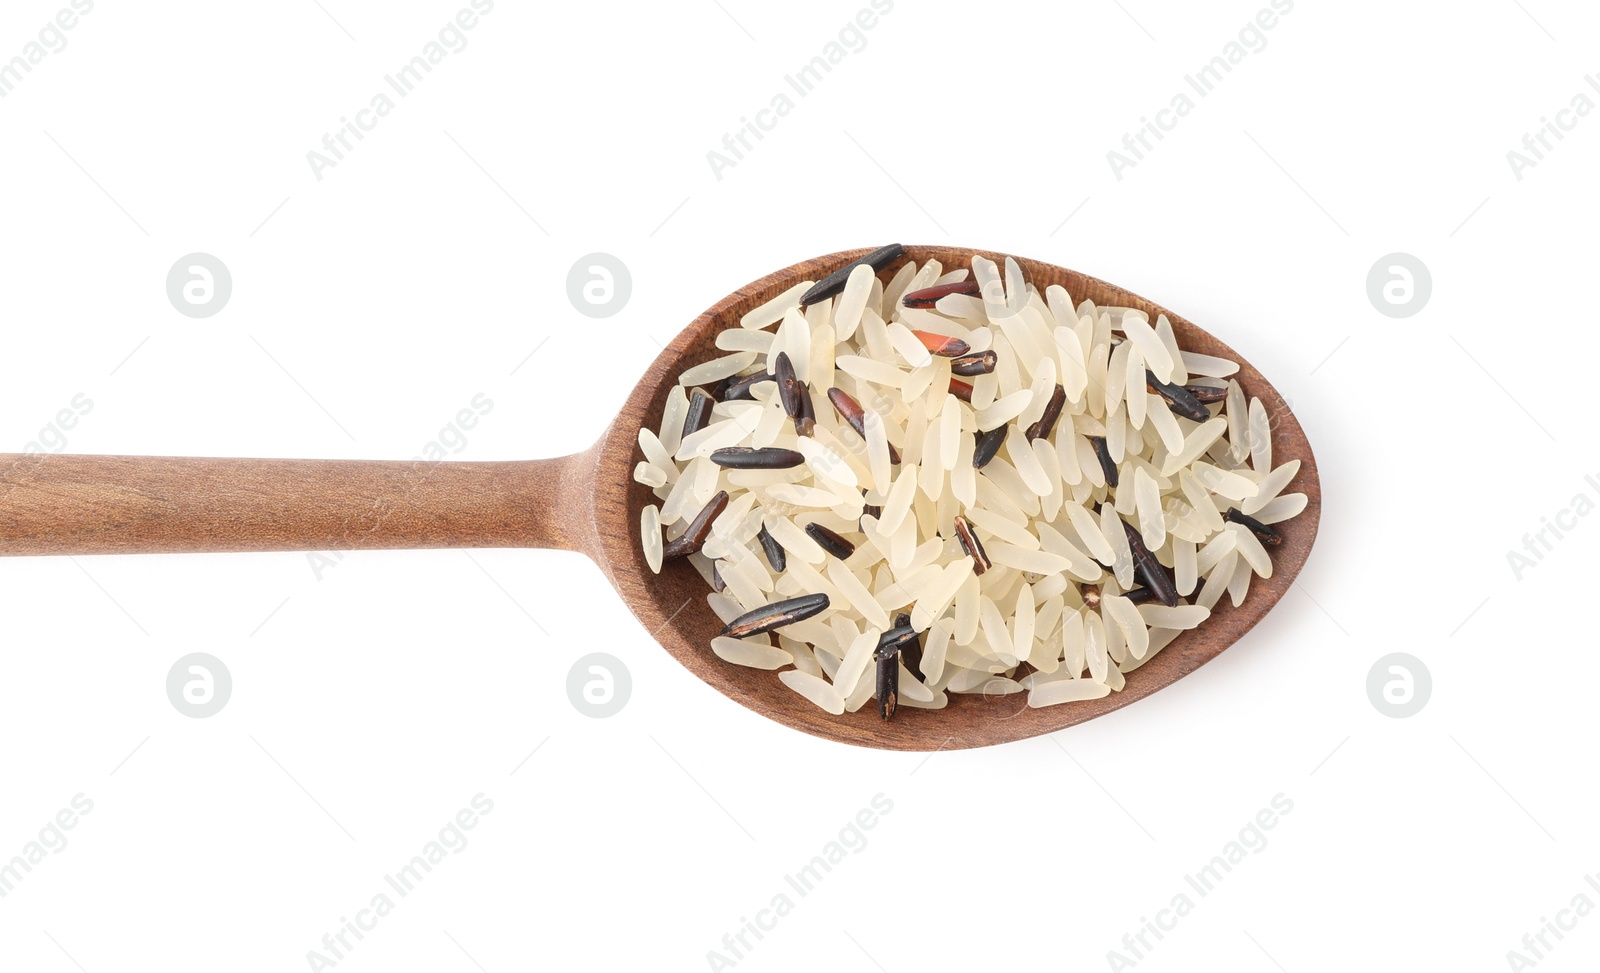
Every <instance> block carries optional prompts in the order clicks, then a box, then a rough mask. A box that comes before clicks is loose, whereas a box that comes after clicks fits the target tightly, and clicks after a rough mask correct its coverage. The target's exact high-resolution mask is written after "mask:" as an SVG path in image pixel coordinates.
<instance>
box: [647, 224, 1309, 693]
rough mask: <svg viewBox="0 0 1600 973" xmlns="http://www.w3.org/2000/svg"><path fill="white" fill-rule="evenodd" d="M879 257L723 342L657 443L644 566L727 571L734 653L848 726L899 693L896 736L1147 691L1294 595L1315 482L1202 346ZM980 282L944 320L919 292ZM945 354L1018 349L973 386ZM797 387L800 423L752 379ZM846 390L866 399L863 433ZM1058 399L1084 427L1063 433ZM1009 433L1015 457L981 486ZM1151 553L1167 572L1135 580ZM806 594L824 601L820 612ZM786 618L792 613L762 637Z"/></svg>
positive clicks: (802, 287)
mask: <svg viewBox="0 0 1600 973" xmlns="http://www.w3.org/2000/svg"><path fill="white" fill-rule="evenodd" d="M890 249H891V248H886V251H888V250H890ZM893 249H895V250H897V249H898V248H893ZM896 255H898V254H896ZM875 263H876V264H877V267H875V266H874V265H873V264H871V263H861V262H858V264H857V265H855V266H853V268H851V269H849V272H848V274H847V275H845V277H844V282H843V289H842V291H838V292H837V294H836V296H831V297H827V298H825V299H820V300H818V299H814V298H813V299H812V300H811V301H810V302H809V303H808V304H806V305H804V306H802V304H801V299H802V297H803V296H806V295H807V292H808V291H812V290H813V283H812V282H809V281H808V282H805V283H802V284H798V285H796V286H795V287H794V288H792V289H790V290H789V291H786V292H785V293H783V294H781V295H779V296H778V297H776V298H774V299H773V300H771V301H769V302H768V303H766V304H764V305H762V306H761V307H758V308H756V309H754V310H752V311H751V312H750V313H748V314H746V315H745V316H744V318H743V319H742V320H741V321H740V322H739V324H740V327H737V328H730V329H728V330H726V331H724V332H722V333H720V334H719V335H718V336H717V341H716V344H717V347H718V348H719V349H722V350H723V351H725V352H727V354H726V355H725V356H723V357H719V358H716V359H713V360H711V361H707V362H704V363H702V364H699V365H695V366H694V367H692V368H690V369H689V370H687V371H685V372H684V373H683V374H682V375H681V376H680V377H679V384H678V386H677V387H676V388H674V389H673V390H672V391H671V393H670V395H669V396H668V398H667V403H666V407H665V409H664V412H663V415H662V417H661V423H660V426H659V428H658V429H657V430H656V431H651V430H650V429H641V430H640V431H639V447H640V450H641V451H642V454H643V460H642V461H641V462H640V463H639V464H638V466H637V467H636V469H635V471H634V477H635V479H637V480H638V481H640V482H642V483H644V484H646V485H648V486H650V487H651V488H652V489H653V490H654V493H655V496H656V497H657V498H659V499H660V501H661V503H660V506H659V507H657V506H656V505H654V504H652V505H649V506H646V507H645V509H644V511H643V514H642V518H641V524H640V527H641V540H642V544H643V548H644V553H645V557H646V560H647V561H648V562H649V564H650V566H651V568H652V569H653V570H656V571H659V570H660V567H661V564H662V560H663V558H664V557H665V558H670V557H673V556H681V557H687V558H688V559H689V561H690V562H691V563H692V564H693V565H694V566H695V568H696V569H697V570H698V571H699V572H700V573H701V574H702V575H703V576H705V578H706V580H707V583H708V584H709V585H710V586H711V587H712V588H713V589H714V590H713V591H712V592H711V593H710V594H708V595H707V601H708V602H709V604H710V606H711V608H712V610H713V611H715V612H716V613H717V615H718V616H719V617H720V618H721V619H722V620H723V621H724V622H725V623H730V625H729V631H728V632H727V633H726V634H725V635H724V636H722V637H718V638H715V639H713V640H712V642H711V645H710V648H711V651H713V652H714V653H716V654H717V656H719V657H720V658H722V659H723V660H725V661H726V662H728V663H731V664H734V665H741V666H751V667H755V668H759V669H770V670H780V671H779V672H778V678H779V679H780V680H782V681H783V683H784V684H785V685H786V686H788V687H789V688H790V689H792V690H793V691H795V692H796V693H799V694H800V695H801V696H804V697H805V698H806V699H808V700H810V701H811V702H813V703H815V704H816V705H817V706H819V707H821V708H823V709H825V710H827V711H828V712H830V713H834V714H842V713H845V712H854V711H856V710H858V709H860V708H861V707H862V706H863V705H865V704H866V703H867V701H868V700H870V699H874V698H878V701H879V705H878V709H879V712H880V713H881V714H882V715H883V716H884V717H885V718H887V717H888V716H890V715H892V714H893V712H894V709H895V707H896V705H903V706H907V707H912V708H929V709H938V708H942V707H944V706H945V705H946V704H947V702H948V700H949V694H951V693H984V694H990V695H993V694H997V693H1020V692H1026V693H1027V694H1028V697H1027V702H1028V705H1030V706H1052V705H1057V704H1064V703H1071V702H1074V701H1081V700H1089V699H1097V698H1100V697H1103V696H1106V695H1107V694H1109V693H1111V692H1113V691H1117V690H1120V689H1122V688H1123V685H1124V677H1125V676H1126V675H1127V674H1128V673H1129V672H1132V671H1133V670H1135V669H1137V668H1138V667H1139V666H1141V665H1143V664H1144V663H1145V662H1148V661H1149V660H1150V659H1151V658H1152V657H1153V656H1154V655H1155V654H1156V653H1157V652H1159V651H1161V649H1162V648H1163V647H1165V646H1166V645H1167V644H1168V643H1170V642H1171V641H1172V640H1173V639H1174V638H1175V637H1176V636H1177V635H1178V634H1179V633H1180V632H1182V631H1184V630H1186V629H1192V628H1194V627H1196V626H1198V625H1201V624H1202V623H1203V622H1204V621H1205V620H1206V618H1207V617H1208V616H1209V615H1210V614H1211V609H1212V607H1213V606H1214V605H1215V604H1216V603H1217V601H1218V600H1219V599H1220V598H1221V597H1222V594H1223V592H1224V591H1226V592H1227V594H1228V596H1229V598H1230V599H1231V600H1232V602H1233V604H1234V605H1236V606H1237V605H1239V604H1240V603H1242V602H1243V601H1244V599H1245V597H1246V595H1247V593H1248V591H1249V589H1250V584H1251V580H1252V578H1253V577H1261V578H1268V577H1270V576H1271V575H1272V559H1271V556H1270V555H1269V553H1268V546H1270V544H1272V543H1274V542H1275V541H1276V537H1275V536H1274V531H1273V529H1272V528H1271V527H1270V526H1269V525H1271V524H1275V523H1278V522H1281V521H1284V520H1287V519H1288V518H1291V517H1293V516H1295V515H1296V514H1298V513H1300V511H1301V510H1303V509H1304V508H1305V505H1306V497H1305V495H1304V494H1299V493H1285V492H1283V491H1284V490H1285V489H1286V488H1287V487H1288V486H1289V484H1290V483H1291V481H1293V479H1294V477H1295V474H1296V472H1297V470H1298V469H1299V465H1300V464H1299V462H1298V461H1294V462H1289V463H1285V464H1283V465H1281V466H1278V467H1275V468H1274V467H1273V465H1272V441H1271V429H1270V423H1269V420H1268V415H1267V411H1266V409H1265V408H1264V407H1263V405H1262V403H1261V401H1260V400H1259V399H1256V398H1250V399H1248V400H1247V399H1246V396H1245V393H1244V391H1243V390H1242V389H1241V388H1240V386H1239V384H1238V382H1237V381H1234V380H1232V379H1231V378H1230V376H1232V375H1233V374H1234V373H1235V372H1236V371H1237V370H1238V366H1237V365H1236V364H1235V363H1233V362H1229V361H1226V360H1223V359H1219V358H1215V357H1210V356H1206V355H1201V354H1195V353H1192V352H1187V351H1184V350H1182V349H1181V348H1180V347H1179V346H1178V344H1177V341H1176V339H1175V337H1174V335H1173V331H1172V327H1171V325H1170V324H1169V322H1168V321H1167V319H1166V317H1165V316H1161V317H1158V318H1157V319H1156V321H1155V322H1154V323H1152V322H1150V321H1149V319H1148V315H1146V314H1145V313H1144V312H1143V311H1140V310H1136V309H1133V308H1123V307H1097V306H1095V305H1094V304H1093V303H1092V302H1089V301H1083V302H1075V301H1074V300H1073V298H1072V296H1071V295H1070V294H1068V293H1067V291H1066V290H1065V289H1063V288H1061V287H1058V286H1051V287H1048V288H1046V289H1045V291H1044V292H1043V293H1040V292H1039V291H1038V290H1037V289H1035V288H1034V287H1033V286H1032V285H1031V284H1029V283H1028V282H1027V281H1026V280H1025V279H1024V277H1023V274H1022V271H1021V268H1020V267H1019V266H1018V265H1017V263H1016V261H1014V260H1012V259H1011V258H1009V257H1008V258H1006V260H1005V264H1004V266H1003V267H1001V266H1000V265H997V264H996V263H995V262H993V261H991V260H989V259H987V258H985V257H982V256H977V255H974V256H973V257H972V258H971V261H970V266H969V267H968V268H959V269H952V270H948V271H947V270H946V269H945V268H944V267H942V266H941V265H940V264H939V262H938V261H929V262H927V263H924V264H921V265H918V264H916V263H914V262H908V263H906V264H904V266H901V267H900V268H899V269H898V272H896V273H894V274H893V275H892V277H891V278H890V279H888V280H887V282H885V281H884V280H883V279H882V277H880V273H879V270H880V269H882V270H884V271H885V272H884V274H883V276H888V275H887V273H886V269H887V267H888V266H890V265H892V261H890V260H879V261H875ZM958 283H962V284H965V285H966V286H964V287H957V288H953V290H955V291H957V293H951V294H949V295H948V296H944V297H940V298H938V299H937V301H936V302H934V303H933V304H932V306H931V307H929V306H920V307H908V306H905V302H904V301H903V299H902V298H903V297H904V295H908V294H914V293H919V292H923V291H925V290H926V289H927V288H930V287H934V286H937V285H944V284H958ZM834 289H835V290H837V288H834ZM961 291H967V292H968V293H961ZM973 292H975V293H973ZM928 300H929V299H928V297H927V295H925V294H924V295H923V296H922V297H921V298H920V299H919V300H917V301H914V302H913V303H918V304H924V305H926V304H927V303H928ZM935 336H948V337H950V338H954V339H959V340H958V341H956V342H952V343H951V344H952V345H953V346H955V347H957V348H959V347H960V344H961V343H964V344H965V345H966V353H967V355H969V356H979V355H981V353H983V352H990V351H992V352H993V353H994V354H993V357H992V371H990V372H988V373H983V374H975V375H974V374H971V372H970V371H968V372H967V374H968V376H969V377H962V376H953V375H952V370H951V369H952V365H951V362H952V358H951V357H947V354H948V353H947V352H946V353H942V354H931V353H930V351H929V347H930V346H934V345H935V344H936V342H935V341H934V340H932V339H933V338H934V337H935ZM780 353H781V354H782V355H783V356H784V359H785V361H784V362H783V366H784V367H782V368H780V365H779V362H778V359H779V356H780ZM969 360H970V359H969ZM960 367H963V368H965V369H970V368H971V366H970V365H963V366H960ZM789 372H792V374H793V378H794V382H793V389H792V396H798V397H799V404H798V406H797V405H796V401H795V400H794V399H793V398H792V397H791V400H790V401H789V403H788V408H787V409H786V403H785V398H786V396H785V394H784V390H782V389H780V388H779V382H778V380H777V379H776V378H763V379H758V380H756V381H754V382H753V383H751V382H749V381H741V379H745V378H747V377H749V376H773V375H778V374H780V373H782V374H783V375H786V374H787V373H789ZM1152 376H1153V377H1154V379H1156V380H1158V381H1159V382H1161V383H1167V387H1168V388H1170V387H1171V386H1187V387H1188V388H1189V389H1190V390H1192V391H1193V392H1194V393H1195V394H1196V395H1198V396H1200V397H1201V398H1202V399H1204V400H1206V401H1210V400H1213V399H1214V400H1217V401H1214V402H1211V404H1208V405H1205V406H1203V407H1202V408H1203V409H1204V413H1202V414H1206V413H1208V414H1209V416H1210V418H1209V419H1207V420H1205V421H1196V420H1197V419H1198V418H1199V415H1196V416H1195V418H1193V419H1191V418H1186V417H1184V416H1181V415H1178V414H1175V412H1174V411H1173V410H1174V408H1176V407H1175V406H1171V405H1169V401H1168V399H1167V398H1164V397H1163V396H1162V395H1158V394H1156V393H1155V392H1153V391H1150V389H1151V388H1155V387H1156V386H1155V385H1148V386H1147V379H1148V378H1149V377H1152ZM780 377H781V375H780ZM953 382H959V383H963V384H962V385H956V384H952V383H953ZM964 386H970V388H967V387H964ZM734 390H736V391H734ZM830 390H839V391H840V392H842V393H844V394H845V395H847V396H848V397H849V398H850V399H853V400H854V402H856V403H859V405H860V428H861V429H862V432H863V434H858V433H857V432H856V430H855V429H854V428H852V423H851V422H849V421H846V418H845V417H844V416H842V414H841V410H839V409H836V407H835V404H834V403H835V401H836V400H838V401H844V400H843V399H842V398H841V397H839V396H838V395H834V396H832V397H830ZM952 390H954V391H952ZM957 393H959V394H957ZM1052 397H1054V398H1055V399H1056V400H1057V402H1058V403H1060V412H1059V418H1058V419H1056V420H1055V421H1054V424H1053V428H1050V429H1049V431H1048V434H1047V435H1039V433H1040V432H1041V431H1042V424H1041V419H1044V418H1046V416H1045V414H1046V411H1047V409H1049V408H1050V407H1051V400H1052ZM966 399H970V401H966ZM1194 408H1195V407H1194V406H1193V404H1192V403H1191V404H1190V406H1189V411H1190V412H1191V413H1193V412H1194ZM806 413H809V414H806ZM1036 424H1040V425H1036ZM997 429H1003V430H1004V432H1003V437H1004V438H1003V445H1001V446H1000V447H999V449H998V452H997V453H995V454H994V455H993V458H992V459H989V460H988V462H987V463H985V464H984V465H983V466H982V468H981V469H977V468H975V465H974V455H975V451H981V450H982V447H981V446H979V445H978V440H979V437H980V436H981V434H983V433H990V434H991V435H990V437H985V439H986V440H988V441H990V442H991V443H992V442H993V441H994V440H993V437H999V436H1001V435H1002V433H998V432H993V430H997ZM686 430H687V431H686ZM802 433H805V434H802ZM737 447H746V448H752V449H759V450H773V449H779V450H790V451H793V452H794V453H797V454H799V455H798V456H795V457H793V459H794V461H796V462H798V465H794V466H790V467H788V468H759V467H758V468H731V467H729V466H724V465H722V463H720V462H717V461H713V459H712V456H713V454H717V455H718V457H719V459H721V460H722V461H723V462H730V463H731V462H733V461H732V460H729V459H728V457H732V456H736V455H738V450H737V449H736V448H737ZM730 450H732V451H731V452H730ZM1097 450H1098V451H1099V452H1097ZM752 455H758V456H761V457H770V456H774V455H780V454H774V453H761V454H752ZM737 465H738V464H737V463H735V464H734V467H737ZM1111 472H1114V473H1115V476H1114V477H1108V475H1107V474H1108V473H1111ZM1108 479H1114V480H1115V483H1116V485H1115V486H1112V485H1109V484H1108ZM722 494H725V495H726V496H722ZM1241 515H1242V516H1241ZM958 518H961V521H958ZM697 519H698V520H699V521H700V523H698V524H696V523H695V521H696V520H697ZM707 521H709V529H707V523H706V522H707ZM961 522H964V523H962V526H963V527H964V529H965V530H966V531H967V532H968V533H969V534H971V535H973V536H974V541H975V546H974V544H973V543H971V542H967V543H964V541H963V538H962V537H959V536H958V530H957V526H958V523H961ZM1125 524H1126V525H1127V526H1126V527H1125V526H1124V525H1125ZM702 538H703V540H702ZM819 538H820V539H821V540H822V541H823V543H819ZM1130 539H1133V540H1134V543H1133V544H1132V545H1130ZM1138 540H1142V542H1143V546H1144V548H1147V549H1148V552H1149V553H1150V554H1153V555H1154V561H1156V562H1159V565H1157V564H1153V563H1150V561H1149V559H1146V560H1145V563H1144V564H1143V565H1142V566H1141V565H1140V564H1138V563H1137V562H1138V561H1139V557H1138V554H1139V551H1138V550H1137V548H1138V544H1137V541H1138ZM1263 540H1265V541H1267V545H1266V546H1264V545H1263V543H1262V542H1263ZM839 542H842V546H841V543H839ZM851 548H853V550H851ZM983 562H987V563H986V564H985V563H983ZM983 567H986V568H987V569H986V570H982V571H981V573H980V571H979V568H983ZM1147 572H1154V574H1149V573H1147ZM1156 575H1160V578H1159V579H1158V578H1157V577H1156ZM1155 580H1162V581H1163V583H1164V584H1165V585H1166V586H1169V587H1170V588H1173V589H1175V591H1176V595H1177V599H1176V604H1175V605H1172V606H1169V605H1167V604H1163V603H1161V600H1160V599H1159V598H1158V597H1156V592H1155V591H1154V589H1156V588H1157V587H1158V586H1157V585H1154V584H1152V582H1153V581H1155ZM803 596H822V597H811V598H809V599H807V600H806V601H805V602H804V606H805V607H804V610H803V611H800V612H798V613H796V612H794V611H793V610H792V609H793V608H794V604H796V603H792V602H791V600H793V599H799V598H802V597H803ZM785 602H791V604H789V605H788V606H787V610H788V614H787V615H785V617H784V618H781V619H777V620H775V621H773V622H772V623H771V624H766V625H764V624H758V623H756V622H754V621H751V620H752V619H759V618H760V617H761V613H762V612H763V610H764V609H766V608H767V606H772V605H775V604H777V605H778V606H779V608H778V610H779V611H780V612H783V611H785V610H786V609H785V606H784V605H782V604H780V603H785ZM818 606H821V607H820V609H819V607H818ZM901 614H905V615H909V619H903V620H898V622H897V618H896V616H897V615H901ZM741 616H743V617H744V620H745V623H744V624H742V625H741V624H740V619H741ZM795 617H799V619H800V620H791V619H792V618H795ZM778 622H782V623H783V624H781V625H778V627H772V625H776V624H777V623H778ZM907 623H909V626H910V630H911V631H912V632H914V636H912V635H910V633H908V632H907V630H906V629H905V627H904V626H905V624H907ZM746 632H750V633H751V634H748V635H747V637H743V638H740V637H732V636H737V635H743V634H746ZM769 632H770V634H769ZM888 642H894V643H895V644H897V645H898V646H899V647H901V649H902V651H899V652H897V653H892V652H890V651H887V650H886V651H880V645H881V644H884V643H888ZM919 654H920V658H919V657H918V656H919ZM885 656H888V657H887V658H885ZM869 669H875V670H877V671H876V674H874V673H869V671H868V670H869ZM885 696H887V697H888V698H884V697H885Z"/></svg>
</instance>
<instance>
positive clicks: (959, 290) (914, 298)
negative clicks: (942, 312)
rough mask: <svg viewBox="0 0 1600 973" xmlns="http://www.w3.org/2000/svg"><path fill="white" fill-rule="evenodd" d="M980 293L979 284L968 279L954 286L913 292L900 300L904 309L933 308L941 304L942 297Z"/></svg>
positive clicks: (941, 285)
mask: <svg viewBox="0 0 1600 973" xmlns="http://www.w3.org/2000/svg"><path fill="white" fill-rule="evenodd" d="M978 291H979V287H978V282H977V281H976V280H974V279H972V278H971V277H968V278H967V279H966V280H958V281H956V282H955V283H953V284H934V285H933V286H932V287H924V288H922V289H921V290H915V291H912V292H911V293H909V294H907V295H905V296H904V297H902V298H900V303H901V305H903V306H904V307H933V306H934V305H935V304H938V303H939V299H940V298H941V297H949V296H950V295H951V294H967V295H976V294H977V293H978Z"/></svg>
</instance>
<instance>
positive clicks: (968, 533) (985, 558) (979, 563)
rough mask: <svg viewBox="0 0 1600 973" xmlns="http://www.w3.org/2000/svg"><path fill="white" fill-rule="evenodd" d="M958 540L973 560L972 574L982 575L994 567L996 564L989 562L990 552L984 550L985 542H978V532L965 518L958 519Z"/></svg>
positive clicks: (956, 522)
mask: <svg viewBox="0 0 1600 973" xmlns="http://www.w3.org/2000/svg"><path fill="white" fill-rule="evenodd" d="M955 524H956V540H957V541H959V542H960V543H961V549H962V550H963V551H965V552H966V553H967V556H968V557H970V558H972V573H973V574H982V573H983V572H985V571H987V570H989V569H990V568H992V567H994V562H992V561H990V560H989V552H988V551H985V550H984V549H983V541H980V540H978V535H977V532H976V531H974V530H973V529H972V524H971V523H969V522H968V521H967V518H965V517H959V516H958V517H957V518H956V520H955Z"/></svg>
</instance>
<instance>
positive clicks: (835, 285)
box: [800, 243, 906, 305]
mask: <svg viewBox="0 0 1600 973" xmlns="http://www.w3.org/2000/svg"><path fill="white" fill-rule="evenodd" d="M905 252H906V248H905V247H902V246H901V245H900V244H898V243H891V244H889V245H888V246H886V247H879V248H878V249H876V250H874V251H872V252H871V253H869V254H867V255H866V256H865V257H862V258H861V259H860V260H852V261H851V262H850V263H847V264H845V265H844V266H843V267H840V268H839V269H838V270H835V271H834V272H833V273H831V274H829V275H828V276H826V277H824V278H822V279H821V280H819V281H817V282H816V284H815V285H813V286H812V288H811V289H810V290H808V291H806V292H805V293H804V294H802V295H800V303H801V304H802V305H805V304H815V303H817V302H818V301H826V300H827V299H828V298H830V297H833V296H834V295H835V294H838V293H839V292H840V291H842V290H844V285H845V282H846V281H848V280H849V279H850V272H851V271H852V270H855V269H856V268H857V267H859V266H861V265H862V264H866V265H868V266H869V267H871V268H872V269H873V270H874V271H878V270H882V269H883V268H885V267H887V266H889V265H890V264H892V263H894V262H895V261H896V260H899V259H900V258H901V257H902V256H904V255H905Z"/></svg>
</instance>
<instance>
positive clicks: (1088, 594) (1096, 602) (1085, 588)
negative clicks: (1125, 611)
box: [1078, 584, 1100, 608]
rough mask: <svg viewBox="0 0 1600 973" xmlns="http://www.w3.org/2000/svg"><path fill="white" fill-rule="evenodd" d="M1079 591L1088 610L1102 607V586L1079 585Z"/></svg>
mask: <svg viewBox="0 0 1600 973" xmlns="http://www.w3.org/2000/svg"><path fill="white" fill-rule="evenodd" d="M1078 591H1079V593H1080V594H1082V595H1083V604H1084V606H1085V607H1087V608H1099V607H1100V586H1099V585H1097V584H1086V585H1079V586H1078Z"/></svg>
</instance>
